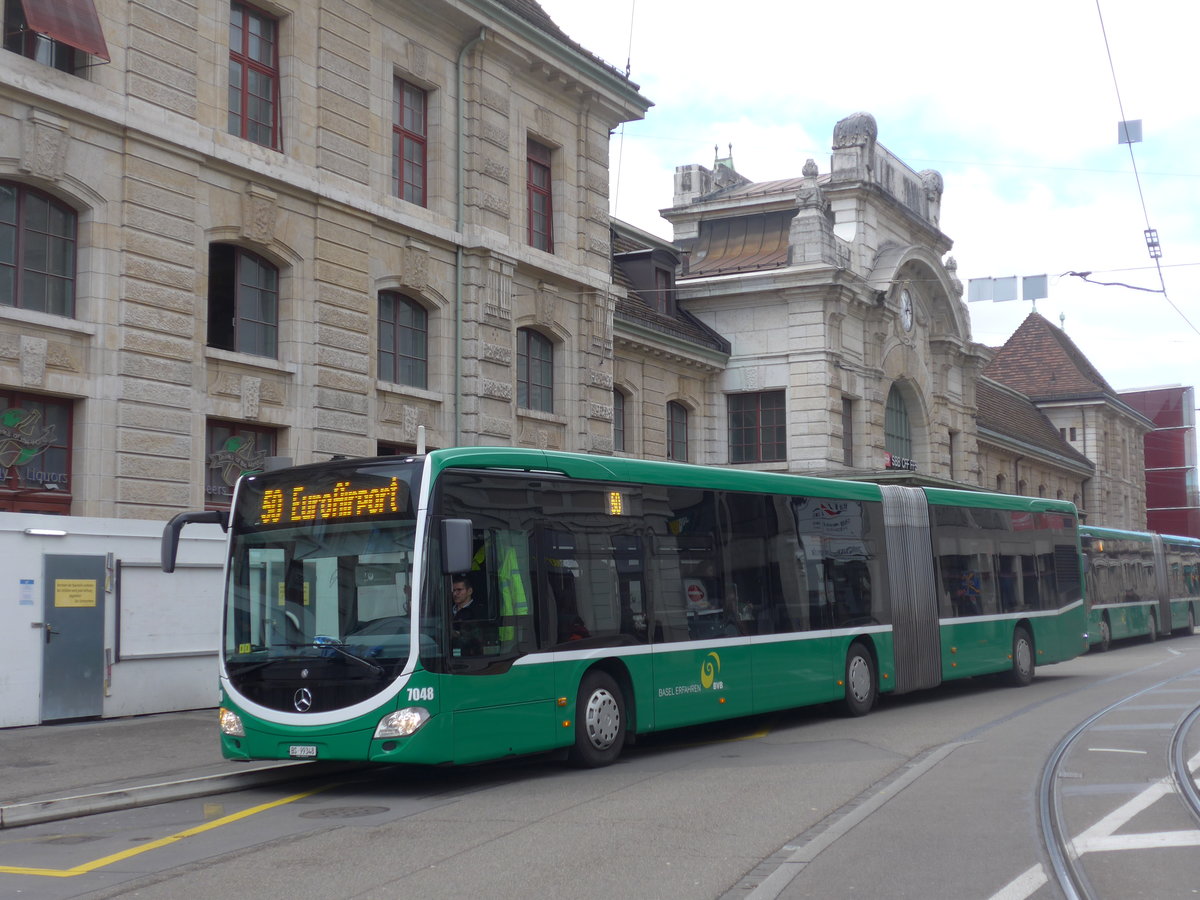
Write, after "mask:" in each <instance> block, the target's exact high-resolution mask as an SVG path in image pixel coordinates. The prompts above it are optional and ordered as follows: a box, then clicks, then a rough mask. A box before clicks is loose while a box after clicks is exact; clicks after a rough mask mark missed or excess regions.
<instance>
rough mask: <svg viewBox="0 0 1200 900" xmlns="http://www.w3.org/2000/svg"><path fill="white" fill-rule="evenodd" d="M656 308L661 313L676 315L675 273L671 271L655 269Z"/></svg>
mask: <svg viewBox="0 0 1200 900" xmlns="http://www.w3.org/2000/svg"><path fill="white" fill-rule="evenodd" d="M654 306H655V309H657V310H658V311H659V312H660V313H665V314H666V315H674V314H675V273H674V272H672V271H671V270H670V269H660V268H657V267H656V268H655V269H654Z"/></svg>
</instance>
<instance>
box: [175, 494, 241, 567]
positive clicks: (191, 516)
mask: <svg viewBox="0 0 1200 900" xmlns="http://www.w3.org/2000/svg"><path fill="white" fill-rule="evenodd" d="M193 522H200V523H210V522H211V523H213V524H216V525H220V526H221V528H222V530H224V531H228V530H229V522H228V520H227V519H226V518H225V513H223V512H221V511H220V510H219V509H206V510H204V511H203V512H183V513H180V514H179V515H177V516H175V517H174V518H172V519H171V521H170V522H168V523H167V524H166V526H164V528H163V533H162V547H161V560H160V564H161V566H162V570H163V571H164V572H174V571H175V556H176V555H177V554H178V552H179V532H181V531H182V530H183V526H184V525H191V524H192V523H193Z"/></svg>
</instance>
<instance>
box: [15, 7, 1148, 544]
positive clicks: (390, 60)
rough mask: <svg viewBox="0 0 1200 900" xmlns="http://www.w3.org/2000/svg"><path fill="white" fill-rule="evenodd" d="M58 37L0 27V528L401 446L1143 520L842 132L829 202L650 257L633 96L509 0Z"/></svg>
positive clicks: (756, 190)
mask: <svg viewBox="0 0 1200 900" xmlns="http://www.w3.org/2000/svg"><path fill="white" fill-rule="evenodd" d="M68 5H69V7H70V10H71V15H70V16H64V17H53V16H51V17H48V19H47V21H42V19H43V18H46V17H43V16H40V14H39V12H38V11H39V9H40V7H39V5H38V4H35V3H32V2H28V3H27V2H20V0H19V2H11V3H8V4H6V5H5V13H4V15H5V33H6V35H8V36H9V37H6V42H5V52H3V53H2V54H0V472H2V473H3V478H2V480H0V510H2V511H18V512H20V511H33V512H54V513H64V514H73V515H77V516H96V517H116V518H135V519H161V518H166V517H167V516H169V515H171V514H172V513H173V512H175V511H177V510H179V509H185V508H196V507H200V506H208V507H217V508H219V507H221V506H223V505H225V504H227V503H228V500H229V496H230V490H231V485H232V483H233V482H234V481H235V480H236V477H237V476H238V474H239V473H241V472H242V471H245V470H247V469H254V468H257V467H259V466H261V465H262V464H263V463H264V461H265V459H266V458H267V457H272V456H283V457H290V458H292V459H294V460H295V461H296V462H310V461H316V460H322V459H327V458H329V457H331V456H333V455H355V456H357V455H374V454H378V453H392V452H411V451H413V450H415V449H417V448H418V441H419V440H420V437H419V436H420V435H423V439H424V442H425V445H426V446H428V447H431V448H433V447H442V446H451V445H460V444H465V445H473V444H485V445H486V444H494V445H509V444H515V445H524V446H536V447H546V448H553V449H563V450H574V451H582V452H590V453H601V454H609V453H616V454H627V455H635V456H642V457H648V458H666V459H677V460H686V461H689V462H695V463H700V464H706V465H736V466H741V467H751V468H757V469H765V470H777V471H789V472H798V473H806V474H823V475H831V476H835V477H856V478H869V479H874V480H896V481H905V482H909V483H923V484H947V485H959V486H963V485H966V486H972V487H983V488H986V489H1001V490H1008V491H1013V492H1016V491H1024V492H1028V493H1039V492H1043V491H1044V492H1045V494H1046V496H1063V497H1066V498H1069V499H1076V500H1077V502H1081V505H1082V506H1083V507H1085V508H1088V507H1089V506H1090V505H1092V504H1096V505H1098V506H1099V507H1100V508H1102V509H1103V510H1104V513H1105V514H1106V515H1109V514H1112V515H1116V514H1117V513H1120V512H1122V511H1127V512H1128V514H1129V515H1130V516H1131V517H1134V518H1136V514H1137V510H1138V503H1139V502H1141V503H1142V505H1143V506H1144V500H1143V501H1139V500H1138V499H1137V497H1136V496H1135V493H1136V492H1135V491H1134V488H1133V481H1135V480H1136V477H1137V476H1136V473H1135V472H1134V471H1132V470H1131V469H1130V470H1128V471H1126V472H1125V474H1124V475H1122V476H1121V479H1122V480H1121V481H1120V485H1121V490H1123V491H1124V490H1125V488H1128V491H1126V492H1125V493H1123V494H1121V496H1120V497H1119V498H1115V499H1114V497H1113V496H1112V494H1113V491H1112V490H1111V489H1109V488H1102V489H1101V488H1097V487H1096V486H1095V484H1094V479H1093V469H1094V468H1095V467H1093V466H1091V464H1090V463H1089V460H1088V456H1090V455H1091V454H1088V453H1087V450H1088V448H1087V447H1084V446H1078V445H1076V446H1073V445H1072V443H1071V441H1070V440H1068V439H1067V438H1066V436H1065V432H1064V435H1063V436H1062V437H1060V438H1057V439H1056V437H1055V427H1056V426H1054V425H1052V424H1051V419H1054V416H1061V412H1055V411H1053V409H1054V408H1055V407H1054V403H1053V402H1051V403H1050V404H1049V405H1046V404H1044V403H1043V402H1042V400H1043V399H1047V398H1038V397H1035V398H1034V399H1035V400H1037V402H1038V404H1039V406H1041V407H1042V409H1043V410H1045V411H1042V410H1039V409H1038V408H1035V407H1034V406H1033V405H1031V404H1030V402H1029V396H1032V395H1029V392H1028V391H1027V390H1025V389H1024V388H1023V387H1022V386H1021V385H1020V384H1019V383H1017V382H1016V381H1014V380H1011V379H1010V377H1009V374H1008V373H1007V372H1005V371H1001V370H999V369H996V366H997V363H1003V362H1004V352H1003V351H1001V353H1000V355H998V356H997V359H996V361H992V353H993V351H991V350H989V349H988V348H986V347H983V346H981V345H979V344H976V343H975V342H973V341H972V339H971V331H970V322H969V318H968V314H967V309H966V305H965V304H964V303H963V298H962V285H961V283H960V282H959V280H958V277H957V275H956V271H955V265H954V261H953V259H952V258H949V257H948V256H947V254H948V252H949V250H950V248H951V241H950V239H949V238H948V237H947V236H946V235H945V234H943V233H942V232H941V230H940V228H939V216H940V208H941V199H942V179H941V177H940V175H938V173H937V172H933V171H925V172H915V171H913V170H912V169H911V168H909V167H908V166H907V165H905V163H904V162H903V161H901V160H900V159H898V158H897V157H896V156H895V155H894V154H892V153H891V152H890V151H888V150H887V149H886V148H885V147H884V146H883V145H882V144H881V143H879V141H878V139H877V127H876V123H875V121H874V119H873V118H872V117H871V116H870V115H867V114H865V113H859V114H856V115H853V116H849V117H847V118H846V119H843V120H842V121H841V122H838V123H837V125H836V126H835V128H834V133H833V141H832V154H831V157H830V160H829V166H828V170H827V171H825V172H823V173H822V172H821V171H820V170H819V168H818V166H817V165H816V163H815V162H812V161H810V162H809V164H808V165H806V166H805V167H804V171H803V173H802V174H801V176H800V177H798V178H794V179H786V180H781V181H773V182H765V183H761V182H760V183H755V182H751V181H750V180H749V179H747V178H745V177H744V176H742V175H741V174H739V173H738V172H737V171H736V169H735V168H734V166H733V163H732V159H730V158H725V159H719V160H717V162H716V164H715V165H714V166H713V168H712V169H709V168H706V167H704V166H700V165H690V166H683V167H680V168H679V169H678V170H677V172H676V175H675V191H674V200H673V205H672V207H671V208H670V209H667V210H665V211H664V212H663V214H664V215H665V216H666V218H667V219H668V220H669V221H670V222H671V223H672V225H673V227H674V234H675V239H674V241H672V242H668V241H663V240H660V239H658V238H655V237H654V236H652V235H649V234H647V233H645V232H642V231H639V230H638V229H636V228H633V227H631V226H628V225H625V224H623V223H620V222H613V221H612V220H611V219H610V217H609V214H608V181H609V178H608V165H609V157H608V153H609V134H610V132H611V131H612V130H613V129H614V128H615V127H617V126H618V125H619V124H620V123H621V122H624V121H629V120H631V119H636V118H640V117H641V116H643V115H644V114H645V113H646V111H647V109H648V107H649V105H650V104H649V101H648V100H647V99H646V98H644V97H643V96H642V95H641V94H640V93H639V90H638V87H637V85H635V84H632V83H631V82H630V81H629V80H628V78H627V77H626V76H625V75H623V74H622V73H620V72H618V71H616V70H614V69H612V68H611V67H609V66H608V65H606V64H605V63H603V62H602V61H600V60H598V59H596V58H595V57H594V56H592V55H591V54H590V53H589V52H588V51H586V50H585V49H583V48H582V47H580V46H579V45H578V44H576V43H575V42H574V41H572V40H571V39H570V38H569V37H568V36H566V35H565V34H563V33H562V32H561V30H559V29H558V28H557V26H555V25H554V23H553V22H552V21H551V20H550V19H549V18H548V17H547V16H546V15H545V13H544V12H543V11H542V10H541V8H540V7H539V6H538V5H537V3H535V2H532V0H458V2H416V0H318V2H310V3H306V2H300V0H269V2H267V0H263V2H261V3H255V4H248V3H242V2H240V0H159V2H156V3H143V2H138V0H134V2H129V3H126V2H118V0H71V2H70V4H68ZM989 364H990V367H989ZM993 369H996V371H993ZM985 370H986V372H987V374H988V375H989V376H990V377H989V378H985V377H983V373H984V372H985ZM1002 383H1003V384H1002ZM1006 386H1007V387H1006ZM1048 399H1049V400H1050V401H1055V398H1054V397H1050V398H1048ZM1055 402H1056V401H1055ZM1101 405H1102V406H1104V409H1105V410H1109V409H1110V407H1111V404H1108V405H1105V404H1101ZM1114 408H1115V407H1114ZM1018 412H1019V414H1018ZM1047 416H1049V417H1050V418H1049V419H1048V418H1047ZM1054 421H1057V420H1056V419H1055V420H1054ZM1064 421H1065V420H1064ZM1095 421H1096V420H1095V419H1093V422H1095ZM1064 427H1065V426H1064ZM1097 427H1098V426H1097ZM1134 430H1136V428H1135V429H1134ZM1088 434H1091V432H1088ZM1099 436H1100V432H1096V437H1097V438H1099ZM1105 439H1106V440H1115V441H1116V442H1117V443H1116V444H1114V447H1117V446H1119V445H1120V444H1121V441H1122V440H1125V437H1117V436H1115V435H1114V434H1113V433H1112V427H1110V428H1109V436H1108V437H1107V438H1105ZM1134 439H1135V438H1134V437H1133V436H1132V433H1131V435H1130V436H1129V440H1130V441H1133V440H1134ZM1089 440H1091V438H1089ZM1132 449H1133V448H1132V443H1130V445H1129V451H1130V453H1132ZM1130 453H1126V454H1125V455H1122V456H1120V459H1132V458H1133V457H1132V456H1131V455H1130ZM1092 458H1093V459H1095V457H1092ZM1097 462H1099V463H1100V464H1101V465H1102V466H1103V465H1108V464H1109V463H1119V460H1118V459H1116V458H1115V457H1114V458H1112V459H1110V458H1108V457H1106V458H1105V459H1104V460H1097ZM1121 471H1125V470H1121ZM1089 485H1091V486H1090V487H1089ZM1110 522H1112V524H1127V523H1126V522H1124V521H1122V522H1120V523H1117V522H1113V521H1112V520H1105V524H1109V523H1110Z"/></svg>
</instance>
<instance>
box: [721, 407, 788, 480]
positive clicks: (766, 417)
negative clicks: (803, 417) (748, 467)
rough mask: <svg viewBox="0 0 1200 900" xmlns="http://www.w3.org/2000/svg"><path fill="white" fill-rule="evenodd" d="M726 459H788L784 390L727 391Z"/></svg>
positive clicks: (742, 461) (741, 460)
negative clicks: (727, 448) (734, 392)
mask: <svg viewBox="0 0 1200 900" xmlns="http://www.w3.org/2000/svg"><path fill="white" fill-rule="evenodd" d="M727 399H728V402H729V461H730V462H731V463H751V462H777V461H779V460H783V459H786V458H787V422H786V415H785V410H784V395H783V391H764V392H763V393H761V394H730V395H729V397H728V398H727Z"/></svg>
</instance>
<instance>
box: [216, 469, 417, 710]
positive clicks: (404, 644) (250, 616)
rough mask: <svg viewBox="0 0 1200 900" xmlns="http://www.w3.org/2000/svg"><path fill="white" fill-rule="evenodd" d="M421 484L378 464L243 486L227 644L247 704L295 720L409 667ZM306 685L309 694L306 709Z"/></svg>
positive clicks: (377, 686)
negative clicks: (415, 496)
mask: <svg viewBox="0 0 1200 900" xmlns="http://www.w3.org/2000/svg"><path fill="white" fill-rule="evenodd" d="M306 474H309V477H308V478H305V477H304V476H305V475H306ZM417 475H418V469H417V467H416V464H414V463H409V464H407V465H406V466H405V465H401V464H397V463H394V462H392V463H390V464H388V465H381V464H380V463H379V462H378V461H376V462H374V463H363V462H360V463H359V464H358V466H357V467H349V468H345V469H342V468H337V469H333V470H330V469H329V468H328V467H326V468H325V469H323V470H321V471H320V473H319V474H317V473H315V472H313V473H306V472H305V470H303V469H301V470H291V471H290V472H289V473H288V474H287V475H275V474H265V475H258V476H251V477H248V478H246V479H244V480H243V483H242V485H241V487H240V488H239V492H238V500H237V507H236V509H235V514H234V516H233V517H232V528H231V530H232V539H231V550H230V553H231V558H230V566H229V582H228V584H227V586H226V597H225V628H224V631H225V639H224V644H223V653H224V662H225V671H226V674H227V675H228V676H229V679H230V681H231V682H232V684H233V686H234V687H236V689H237V690H238V691H239V692H240V693H241V694H242V695H243V696H245V697H247V698H249V699H251V700H253V701H254V702H256V703H259V704H261V705H263V706H266V707H269V708H272V709H279V710H286V711H289V712H295V711H299V712H309V711H313V712H317V711H321V710H322V709H336V708H341V707H344V706H348V705H350V704H352V703H355V702H358V701H360V700H362V699H365V698H366V697H369V696H371V695H372V694H375V693H378V692H379V691H381V690H383V688H384V687H385V686H386V685H387V684H388V683H389V682H390V681H391V680H392V679H393V678H394V677H395V676H396V675H397V674H399V673H400V672H401V671H402V670H403V668H404V666H405V664H406V663H407V662H408V658H409V647H410V627H409V622H410V603H411V598H412V593H413V544H414V538H415V526H416V522H415V516H414V511H413V504H412V502H411V498H412V482H413V481H414V480H415V479H416V478H417ZM298 685H302V686H304V687H305V688H307V692H306V693H305V694H304V708H303V709H300V708H298V707H297V706H296V702H297V700H296V696H297V690H298Z"/></svg>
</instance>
